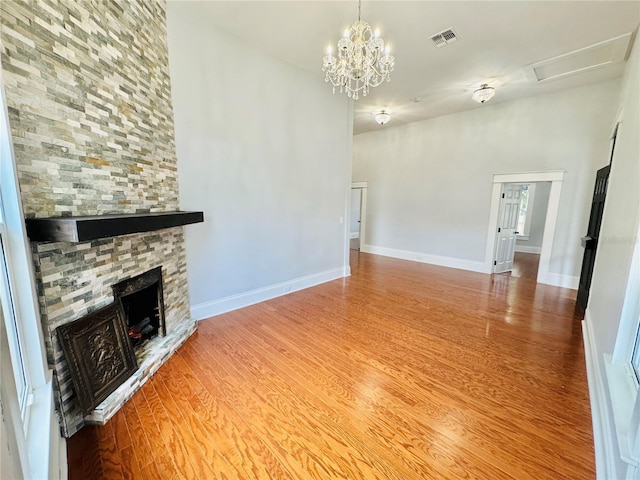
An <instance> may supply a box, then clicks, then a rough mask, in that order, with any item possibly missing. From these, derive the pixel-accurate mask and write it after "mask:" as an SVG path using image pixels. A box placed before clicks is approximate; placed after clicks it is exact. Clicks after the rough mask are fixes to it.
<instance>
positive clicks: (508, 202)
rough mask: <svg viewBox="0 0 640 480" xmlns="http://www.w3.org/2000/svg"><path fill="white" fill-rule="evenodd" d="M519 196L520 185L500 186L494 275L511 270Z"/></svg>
mask: <svg viewBox="0 0 640 480" xmlns="http://www.w3.org/2000/svg"><path fill="white" fill-rule="evenodd" d="M521 194H522V185H519V184H513V183H505V184H504V185H503V186H502V198H501V199H500V211H499V214H498V232H497V236H496V254H495V258H494V262H493V272H494V273H502V272H507V271H509V270H511V269H512V268H513V255H514V253H515V249H516V233H517V232H516V229H517V227H518V211H519V210H520V195H521Z"/></svg>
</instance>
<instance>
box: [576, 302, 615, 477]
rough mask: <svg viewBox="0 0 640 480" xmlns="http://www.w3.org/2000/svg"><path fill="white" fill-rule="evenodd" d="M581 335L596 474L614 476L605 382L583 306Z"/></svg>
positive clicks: (589, 323)
mask: <svg viewBox="0 0 640 480" xmlns="http://www.w3.org/2000/svg"><path fill="white" fill-rule="evenodd" d="M582 336H583V339H584V355H585V360H586V365H587V383H588V385H589V399H590V401H591V421H592V423H593V443H594V447H595V457H596V478H597V479H602V480H605V479H609V478H616V475H617V473H616V467H615V458H616V454H615V447H614V445H613V441H614V437H615V433H614V432H613V429H612V424H611V420H610V418H609V413H608V409H607V386H606V385H605V383H604V382H605V380H604V379H605V376H604V372H603V371H602V368H601V366H600V362H598V350H597V347H596V344H595V339H594V336H593V328H592V326H591V316H590V314H589V310H588V309H587V311H586V313H585V316H584V320H583V321H582Z"/></svg>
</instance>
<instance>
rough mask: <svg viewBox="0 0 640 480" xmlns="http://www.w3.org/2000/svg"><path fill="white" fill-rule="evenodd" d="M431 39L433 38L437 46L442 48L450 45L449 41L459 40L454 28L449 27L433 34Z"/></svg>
mask: <svg viewBox="0 0 640 480" xmlns="http://www.w3.org/2000/svg"><path fill="white" fill-rule="evenodd" d="M431 40H433V43H434V44H435V45H436V47H438V48H440V47H444V46H445V45H448V44H449V43H453V42H455V41H456V40H458V37H457V35H456V33H455V32H454V31H453V28H448V29H446V30H444V31H442V32H440V33H436V34H435V35H433V36H432V37H431Z"/></svg>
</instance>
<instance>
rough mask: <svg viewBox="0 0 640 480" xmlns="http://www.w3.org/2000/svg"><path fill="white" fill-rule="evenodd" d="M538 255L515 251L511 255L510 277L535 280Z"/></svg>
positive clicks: (538, 260)
mask: <svg viewBox="0 0 640 480" xmlns="http://www.w3.org/2000/svg"><path fill="white" fill-rule="evenodd" d="M539 263H540V255H539V254H537V253H523V252H516V253H515V255H514V256H513V270H512V271H511V276H512V277H519V278H527V279H529V280H536V279H537V278H538V264H539Z"/></svg>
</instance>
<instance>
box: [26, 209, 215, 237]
mask: <svg viewBox="0 0 640 480" xmlns="http://www.w3.org/2000/svg"><path fill="white" fill-rule="evenodd" d="M203 221H204V213H203V212H179V211H177V212H153V213H129V214H113V215H92V216H87V217H50V218H27V219H26V226H27V235H28V236H29V239H30V240H31V241H32V242H86V241H89V240H97V239H99V238H109V237H116V236H118V235H129V234H131V233H142V232H152V231H154V230H160V229H163V228H170V227H180V226H182V225H189V224H191V223H200V222H203Z"/></svg>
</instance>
